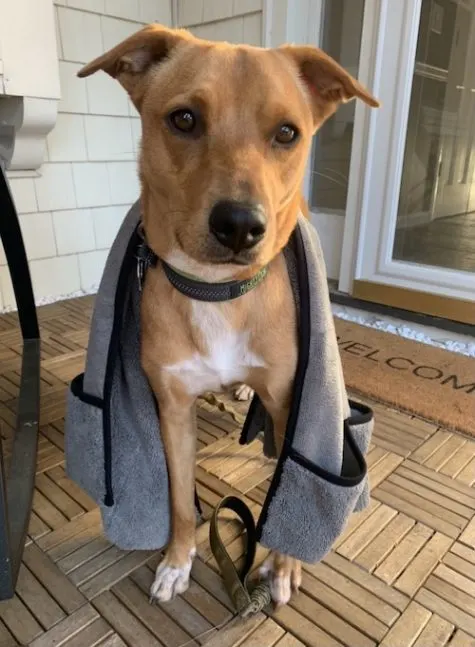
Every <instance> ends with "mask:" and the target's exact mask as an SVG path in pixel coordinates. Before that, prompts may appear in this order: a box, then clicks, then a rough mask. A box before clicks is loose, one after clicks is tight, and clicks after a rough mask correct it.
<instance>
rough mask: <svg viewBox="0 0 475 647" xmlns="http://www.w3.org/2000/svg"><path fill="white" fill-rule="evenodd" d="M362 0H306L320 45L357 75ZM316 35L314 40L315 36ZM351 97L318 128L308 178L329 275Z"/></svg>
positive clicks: (339, 229)
mask: <svg viewBox="0 0 475 647" xmlns="http://www.w3.org/2000/svg"><path fill="white" fill-rule="evenodd" d="M364 11H365V0H320V1H319V2H310V6H309V23H312V24H315V22H317V21H318V23H319V25H320V29H319V35H318V37H317V39H311V38H308V39H307V41H308V42H311V43H312V44H316V45H319V46H320V47H321V48H322V49H323V50H325V51H326V52H327V53H328V54H330V56H332V57H333V58H334V59H335V60H336V61H338V62H339V63H340V64H341V65H343V67H344V68H345V69H347V70H348V71H349V72H350V73H351V74H353V75H354V76H355V77H356V78H358V68H359V61H360V50H361V36H362V30H363V20H364ZM315 41H317V42H315ZM355 106H356V103H355V102H350V103H348V104H346V105H343V106H341V107H340V108H339V109H338V111H337V112H336V113H335V115H333V116H332V117H331V118H330V119H329V120H328V121H327V122H326V123H325V124H324V125H323V126H322V128H320V130H319V131H318V132H317V134H316V136H315V138H314V142H313V147H312V153H311V155H310V160H309V166H308V170H307V179H306V187H305V189H306V196H305V197H306V198H307V201H308V205H309V208H310V212H311V219H312V222H313V224H314V225H315V226H316V228H317V230H318V232H319V235H320V240H321V243H322V248H323V253H324V255H325V261H326V265H327V273H328V276H329V278H331V279H337V278H338V276H339V272H340V262H341V254H342V244H343V232H344V228H345V220H346V205H347V201H348V186H349V177H350V162H351V153H352V146H353V135H354V124H355Z"/></svg>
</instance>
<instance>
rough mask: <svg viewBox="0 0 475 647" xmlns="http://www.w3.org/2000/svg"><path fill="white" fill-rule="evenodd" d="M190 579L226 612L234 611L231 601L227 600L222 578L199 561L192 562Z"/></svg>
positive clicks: (227, 596)
mask: <svg viewBox="0 0 475 647" xmlns="http://www.w3.org/2000/svg"><path fill="white" fill-rule="evenodd" d="M191 577H192V578H193V579H194V580H195V581H196V582H198V584H199V585H200V586H201V587H202V588H203V589H205V590H206V591H208V593H210V594H211V595H212V596H213V597H214V598H215V599H216V600H218V601H219V602H220V603H221V604H222V605H223V606H224V607H225V608H227V609H228V611H233V610H234V608H233V605H232V601H231V600H230V599H229V595H228V593H227V591H226V588H225V586H224V582H223V580H222V578H221V577H220V576H219V575H218V574H217V573H216V572H215V571H213V569H211V568H210V567H209V566H208V565H206V564H205V563H204V562H202V561H201V559H195V560H194V562H193V568H192V569H191Z"/></svg>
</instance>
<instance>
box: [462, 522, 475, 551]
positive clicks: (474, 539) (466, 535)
mask: <svg viewBox="0 0 475 647" xmlns="http://www.w3.org/2000/svg"><path fill="white" fill-rule="evenodd" d="M459 541H461V542H462V543H463V544H467V545H468V546H471V547H472V548H475V518H473V519H472V520H471V521H470V523H469V524H468V525H467V527H466V528H465V530H464V531H463V533H462V534H461V535H460V537H459Z"/></svg>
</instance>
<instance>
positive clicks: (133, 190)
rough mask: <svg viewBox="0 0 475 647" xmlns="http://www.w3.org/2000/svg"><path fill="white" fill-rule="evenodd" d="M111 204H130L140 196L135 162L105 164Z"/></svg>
mask: <svg viewBox="0 0 475 647" xmlns="http://www.w3.org/2000/svg"><path fill="white" fill-rule="evenodd" d="M107 170H108V173H109V183H110V191H111V204H132V203H133V202H135V201H136V200H137V198H138V197H139V195H140V189H139V180H138V175H137V164H136V162H110V163H109V164H107Z"/></svg>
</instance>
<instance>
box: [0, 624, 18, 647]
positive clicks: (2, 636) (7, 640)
mask: <svg viewBox="0 0 475 647" xmlns="http://www.w3.org/2000/svg"><path fill="white" fill-rule="evenodd" d="M0 645H1V646H2V647H17V645H18V643H17V641H16V640H15V638H14V637H13V636H12V635H11V633H10V632H9V631H8V629H7V628H6V627H5V625H4V624H3V622H0Z"/></svg>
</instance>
